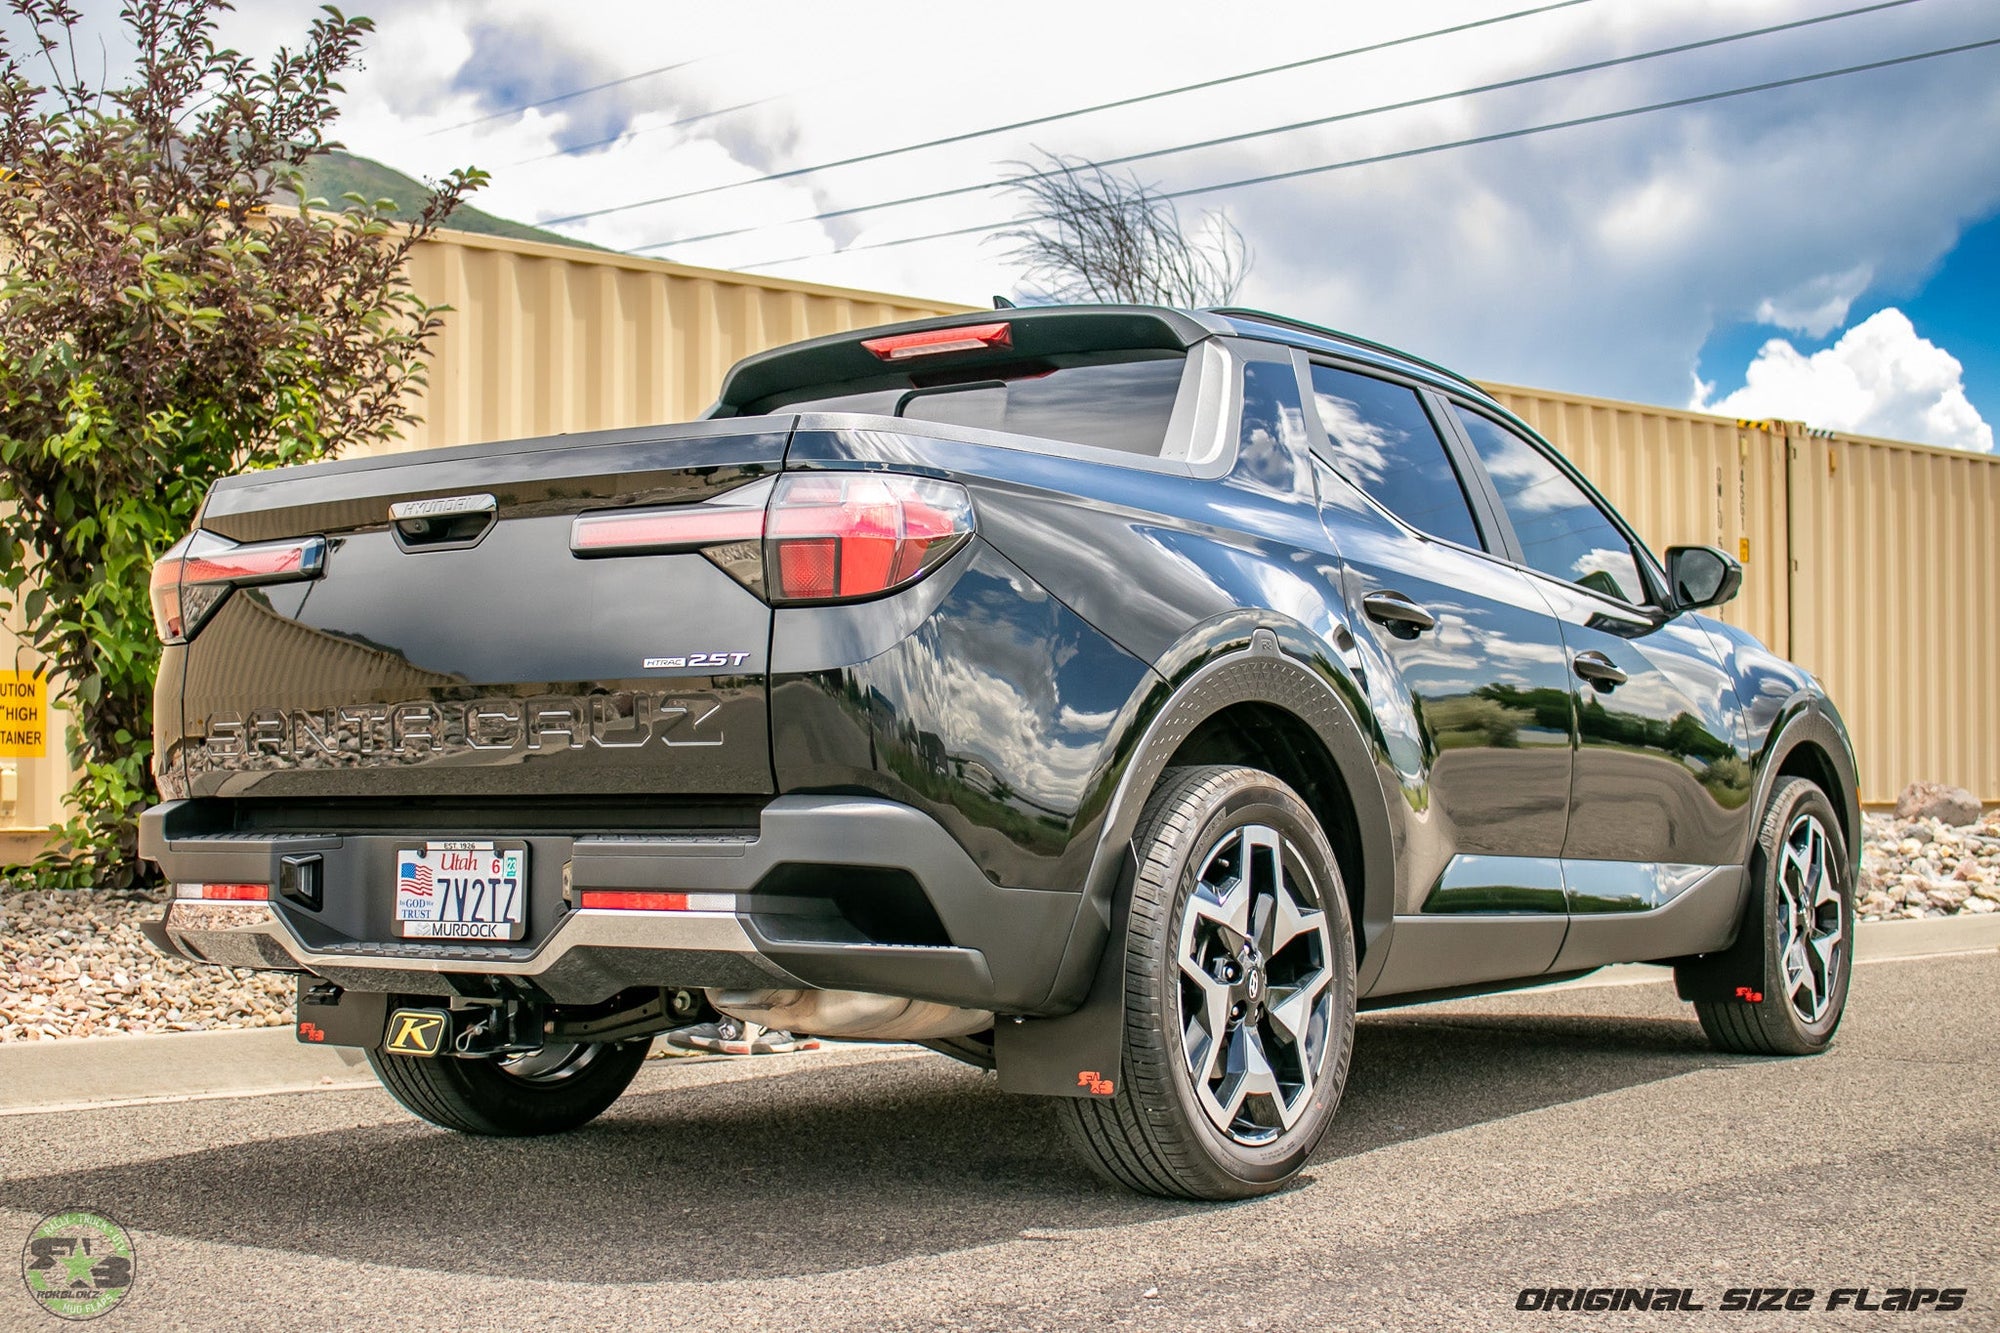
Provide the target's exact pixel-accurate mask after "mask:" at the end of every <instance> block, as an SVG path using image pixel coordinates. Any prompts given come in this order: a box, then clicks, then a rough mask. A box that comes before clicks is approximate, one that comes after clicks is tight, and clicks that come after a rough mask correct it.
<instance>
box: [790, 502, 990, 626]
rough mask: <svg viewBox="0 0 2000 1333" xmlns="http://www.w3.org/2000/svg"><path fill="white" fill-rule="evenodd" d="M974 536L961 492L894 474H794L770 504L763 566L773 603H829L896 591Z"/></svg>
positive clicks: (968, 511) (969, 504)
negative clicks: (893, 589) (768, 580)
mask: <svg viewBox="0 0 2000 1333" xmlns="http://www.w3.org/2000/svg"><path fill="white" fill-rule="evenodd" d="M971 534H972V498H971V497H970V496H968V495H967V494H966V493H965V488H964V487H962V486H958V485H954V484H953V483H951V482H948V481H933V480H932V479H930V478H928V477H907V476H903V475H900V474H898V473H893V472H818V473H793V474H790V475H788V476H785V477H783V478H781V479H780V480H779V482H778V489H777V492H776V494H774V495H773V496H772V497H771V510H770V517H769V521H768V524H767V526H766V529H765V533H764V548H765V557H764V565H765V569H766V573H767V576H768V577H770V579H771V600H772V601H774V602H832V601H848V600H852V599H855V598H862V597H873V596H876V595H877V594H879V593H884V592H887V591H889V590H890V589H891V588H899V587H901V586H902V585H904V584H906V583H909V582H911V581H913V580H915V579H917V578H919V577H920V576H922V574H923V573H924V572H925V571H926V570H928V569H930V568H932V567H933V566H935V565H937V564H939V563H941V562H942V561H943V560H944V559H945V558H946V557H948V556H949V555H950V554H951V553H952V552H953V551H956V550H957V549H958V548H959V545H960V544H961V543H963V542H964V541H965V539H966V538H967V537H969V536H970V535H971Z"/></svg>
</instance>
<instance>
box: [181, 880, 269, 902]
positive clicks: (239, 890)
mask: <svg viewBox="0 0 2000 1333" xmlns="http://www.w3.org/2000/svg"><path fill="white" fill-rule="evenodd" d="M174 897H176V898H179V899H181V900H183V901H187V900H200V901H202V902H210V903H263V902H269V901H270V900H271V886H270V885H269V884H176V885H174Z"/></svg>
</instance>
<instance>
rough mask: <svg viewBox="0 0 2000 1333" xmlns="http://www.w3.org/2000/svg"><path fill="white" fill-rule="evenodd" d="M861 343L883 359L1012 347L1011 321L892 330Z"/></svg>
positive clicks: (901, 359) (896, 359)
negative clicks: (893, 331)
mask: <svg viewBox="0 0 2000 1333" xmlns="http://www.w3.org/2000/svg"><path fill="white" fill-rule="evenodd" d="M861 345H862V346H863V347H866V348H867V349H868V350H869V351H871V352H873V353H874V354H875V355H876V356H877V357H879V358H880V359H882V360H884V361H908V360H910V359H911V358H913V357H919V356H941V355H943V354H944V353H946V352H978V351H983V350H984V349H986V348H988V347H1012V346H1013V345H1014V326H1013V325H1012V324H961V325H959V326H958V327H957V328H951V329H920V330H918V331H917V332H915V333H891V334H888V335H886V336H885V337H881V338H863V339H862V340H861Z"/></svg>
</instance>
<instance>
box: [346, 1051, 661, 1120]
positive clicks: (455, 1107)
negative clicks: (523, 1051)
mask: <svg viewBox="0 0 2000 1333" xmlns="http://www.w3.org/2000/svg"><path fill="white" fill-rule="evenodd" d="M651 1044H652V1043H651V1042H650V1041H628V1042H619V1043H615V1044H614V1043H600V1044H595V1045H586V1046H568V1047H550V1048H547V1049H545V1050H543V1051H537V1052H534V1053H533V1054H531V1055H525V1056H519V1057H514V1058H512V1059H508V1060H500V1059H460V1058H457V1057H454V1056H436V1057H433V1058H429V1059H425V1058H423V1057H421V1056H412V1055H391V1054H390V1053H389V1052H387V1051H384V1050H379V1049H378V1050H371V1051H369V1052H368V1063H369V1065H370V1067H372V1068H373V1069H374V1070H375V1077H376V1078H378V1079H380V1080H381V1081H382V1086H383V1087H384V1088H386V1089H387V1090H388V1092H389V1095H390V1096H391V1097H394V1098H395V1099H396V1100H397V1101H398V1102H400V1103H401V1104H402V1107H403V1109H404V1110H406V1111H408V1112H409V1113H410V1114H411V1115H414V1116H416V1117H417V1118H418V1119H420V1120H428V1121H430V1123H432V1124H433V1125H437V1126H438V1127H440V1128H442V1129H453V1130H457V1131H458V1132H459V1133H461V1134H482V1135H492V1136H495V1137H500V1138H528V1137H532V1136H535V1135H539V1134H562V1133H567V1132H568V1131H569V1130H572V1129H577V1128H580V1127H582V1126H583V1125H586V1124H589V1123H590V1122H591V1121H592V1120H595V1119H596V1118H597V1117H598V1116H599V1115H600V1114H602V1113H603V1111H604V1109H605V1108H606V1107H608V1106H610V1105H611V1103H613V1102H615V1101H617V1100H618V1097H619V1094H620V1093H622V1092H624V1091H625V1089H626V1087H627V1086H629V1085H630V1084H631V1082H632V1079H633V1077H634V1076H635V1075H637V1074H638V1072H639V1066H640V1065H642V1064H644V1063H645V1061H646V1051H647V1049H648V1047H650V1046H651Z"/></svg>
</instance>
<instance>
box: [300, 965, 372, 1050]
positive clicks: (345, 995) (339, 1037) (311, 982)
mask: <svg viewBox="0 0 2000 1333" xmlns="http://www.w3.org/2000/svg"><path fill="white" fill-rule="evenodd" d="M388 1021H389V997H388V996H386V995H383V994H380V993H378V992H374V991H353V990H342V989H341V988H340V987H338V986H336V985H334V984H333V983H332V982H330V981H321V980H320V979H319V978H318V977H312V976H301V977H300V978H299V999H298V1008H297V1010H296V1011H295V1012H294V1015H293V1025H292V1032H293V1034H294V1035H295V1036H297V1037H298V1039H299V1040H300V1041H301V1042H304V1043H306V1044H307V1045H311V1046H363V1047H376V1046H380V1045H381V1044H382V1031H383V1029H384V1027H386V1026H387V1025H388Z"/></svg>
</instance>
